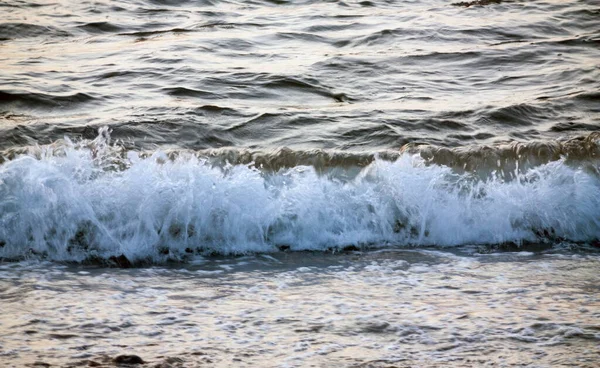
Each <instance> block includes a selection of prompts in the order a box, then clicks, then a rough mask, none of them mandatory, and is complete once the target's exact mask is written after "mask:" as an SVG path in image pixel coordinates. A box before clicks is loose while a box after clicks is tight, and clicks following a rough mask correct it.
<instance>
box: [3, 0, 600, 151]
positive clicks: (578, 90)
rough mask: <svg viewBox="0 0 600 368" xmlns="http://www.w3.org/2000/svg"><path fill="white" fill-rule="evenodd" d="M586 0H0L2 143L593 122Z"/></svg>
mask: <svg viewBox="0 0 600 368" xmlns="http://www.w3.org/2000/svg"><path fill="white" fill-rule="evenodd" d="M599 16H600V8H599V7H598V4H596V3H595V2H593V1H585V0H584V1H564V0H560V1H506V2H500V1H496V2H492V4H489V5H487V6H470V7H464V6H457V5H452V1H444V0H420V1H347V2H344V1H239V2H237V1H220V0H219V1H196V2H192V3H188V2H185V1H170V0H169V1H167V0H165V1H122V2H119V3H118V4H117V3H114V2H111V1H95V2H80V1H57V2H52V1H39V2H29V1H5V2H3V4H2V18H1V24H0V38H1V39H2V41H0V50H1V56H0V63H1V64H2V70H1V71H0V84H1V86H2V87H1V88H0V90H1V95H0V96H1V102H0V110H2V111H3V112H2V120H1V122H2V124H1V131H0V134H1V137H2V139H0V148H4V149H6V148H11V147H15V146H22V145H28V144H33V143H34V142H37V143H50V142H52V141H54V140H56V139H58V138H62V137H63V135H65V134H67V135H69V136H70V137H78V136H83V137H86V138H94V137H95V135H96V130H97V129H96V128H97V127H100V126H104V125H108V126H110V127H112V128H113V129H114V132H113V137H115V138H122V139H126V140H127V141H128V144H130V145H131V146H133V147H138V148H139V147H143V148H154V147H155V146H156V145H158V146H161V147H178V148H190V149H204V148H214V147H224V146H227V147H244V148H253V149H273V148H279V147H282V146H285V147H291V148H294V149H307V148H324V149H342V150H348V149H351V150H380V149H382V148H391V149H398V148H400V147H402V146H403V145H404V144H406V143H408V142H418V143H428V144H438V145H443V146H460V145H465V144H479V143H493V142H499V141H501V142H505V141H508V140H515V139H516V140H521V141H524V140H530V139H555V138H560V137H564V136H565V134H568V133H578V134H579V133H586V132H589V131H591V130H597V129H598V122H599V118H598V112H599V108H600V107H599V106H600V102H599V96H598V90H599V88H600V82H599V81H600V69H598V59H599V58H600V50H599V47H598V46H599V42H600V33H599V32H600V29H599V26H598V18H599Z"/></svg>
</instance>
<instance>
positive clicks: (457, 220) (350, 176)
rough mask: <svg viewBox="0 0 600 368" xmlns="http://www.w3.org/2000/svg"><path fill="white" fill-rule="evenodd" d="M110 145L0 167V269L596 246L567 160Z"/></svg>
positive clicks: (594, 197) (69, 148)
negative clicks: (352, 164)
mask: <svg viewBox="0 0 600 368" xmlns="http://www.w3.org/2000/svg"><path fill="white" fill-rule="evenodd" d="M107 140H108V136H107V135H106V132H104V133H103V135H101V136H100V137H99V138H98V139H96V140H95V141H94V142H91V143H90V142H84V143H78V144H74V143H71V142H70V141H68V140H67V141H66V143H64V144H62V145H60V147H59V148H57V147H56V146H48V147H42V149H41V153H39V152H38V154H36V155H33V154H30V155H22V156H20V157H17V158H15V159H13V160H10V161H6V162H5V163H3V164H2V165H1V166H0V245H1V247H0V257H2V258H7V259H21V258H26V257H30V256H36V257H46V258H49V259H53V260H68V261H82V260H84V259H88V258H90V257H96V258H100V259H106V258H108V257H110V256H113V255H121V254H124V255H125V256H126V257H127V258H129V259H136V260H141V259H146V260H153V261H160V260H161V259H165V258H166V257H171V258H173V257H175V258H177V257H183V256H185V255H186V254H188V253H195V252H211V253H218V254H239V253H248V252H270V251H277V250H278V249H289V250H325V249H339V248H343V247H345V246H349V245H353V246H380V245H386V246H428V245H437V246H457V245H464V244H500V243H505V242H515V243H517V244H519V243H522V242H524V241H540V240H543V239H564V240H569V241H582V242H586V241H594V240H596V239H598V237H599V236H600V179H599V178H598V175H597V173H596V172H594V170H589V169H583V168H581V167H577V166H573V165H568V164H566V163H565V161H564V160H563V159H559V160H556V161H551V162H548V163H546V164H542V165H539V166H536V167H533V168H529V169H527V171H526V172H524V173H519V172H517V173H515V175H514V178H512V179H510V180H507V179H505V178H500V177H496V176H494V175H491V176H489V177H487V178H485V179H482V178H481V177H479V176H476V175H473V174H472V173H468V172H467V173H465V172H461V173H458V172H456V171H455V170H453V169H451V168H449V167H447V166H442V165H437V164H431V163H429V164H428V163H427V162H426V161H425V160H423V159H422V158H421V157H420V156H419V155H417V154H408V153H405V154H402V155H400V156H399V157H398V158H397V159H395V160H393V161H389V160H384V159H378V158H376V159H375V160H374V161H373V162H371V163H370V164H368V165H367V166H366V167H363V168H354V169H351V168H333V169H331V170H328V171H327V170H326V171H323V170H316V169H315V168H314V167H312V166H297V167H293V168H282V169H280V170H276V171H271V170H261V169H260V168H256V167H254V166H253V165H251V164H248V165H241V164H237V165H224V166H222V165H221V166H220V165H214V164H212V163H210V162H209V161H207V160H206V159H203V158H199V157H197V156H194V155H186V154H180V155H178V156H177V157H175V158H169V157H167V155H166V154H165V153H163V152H160V151H158V152H155V153H153V154H151V155H148V156H145V157H144V156H142V155H139V154H138V153H136V152H134V151H130V152H126V153H123V152H122V150H121V151H119V152H117V151H118V150H116V149H115V147H116V146H111V145H109V144H108V143H107ZM353 170H354V171H353Z"/></svg>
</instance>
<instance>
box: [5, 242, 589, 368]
mask: <svg viewBox="0 0 600 368" xmlns="http://www.w3.org/2000/svg"><path fill="white" fill-rule="evenodd" d="M472 252H473V250H471V251H470V253H472ZM275 256H276V257H272V256H251V257H248V256H247V257H240V258H235V259H232V258H226V259H211V260H208V259H205V260H197V261H196V264H195V265H190V266H188V267H186V268H146V269H137V270H114V269H113V270H107V269H89V268H87V269H82V268H76V267H65V266H57V265H56V264H47V263H46V264H23V265H20V266H19V267H16V266H15V265H11V264H8V265H2V266H0V281H1V282H0V296H1V297H2V300H3V304H2V310H3V313H2V314H1V315H0V327H1V330H0V331H1V335H0V337H1V338H2V340H1V341H2V342H1V343H0V344H1V346H0V349H2V350H0V351H1V354H0V362H1V363H3V366H6V367H13V366H14V367H20V366H23V365H24V364H33V363H35V362H44V363H47V364H52V365H58V366H78V367H79V366H88V364H90V362H93V363H91V364H95V365H93V366H100V365H102V366H112V365H113V362H112V359H113V357H115V356H118V355H119V354H123V353H129V354H132V353H135V354H138V355H139V356H140V357H141V358H142V359H144V360H145V361H147V362H148V363H150V364H149V366H155V365H156V366H158V367H197V366H216V367H230V366H244V367H246V366H248V367H256V366H261V367H308V366H316V367H332V366H335V367H390V366H400V367H414V366H419V367H438V366H445V367H481V366H519V367H523V366H531V367H534V366H535V367H573V366H578V367H590V368H591V367H595V366H597V363H598V342H599V341H600V325H599V324H598V321H599V318H600V299H599V298H598V295H599V294H598V274H597V270H598V267H599V266H600V258H598V256H597V255H596V256H591V255H585V254H576V255H573V254H569V253H566V254H565V253H547V254H537V255H536V254H533V253H529V252H519V253H502V254H490V255H481V254H479V255H477V254H474V255H469V256H464V255H456V254H450V253H441V252H431V251H401V252H397V251H390V250H388V251H383V252H376V253H372V252H371V253H365V254H358V253H357V254H353V255H322V254H301V253H295V254H294V253H292V254H288V255H283V254H279V255H275ZM160 364H163V365H160Z"/></svg>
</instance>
